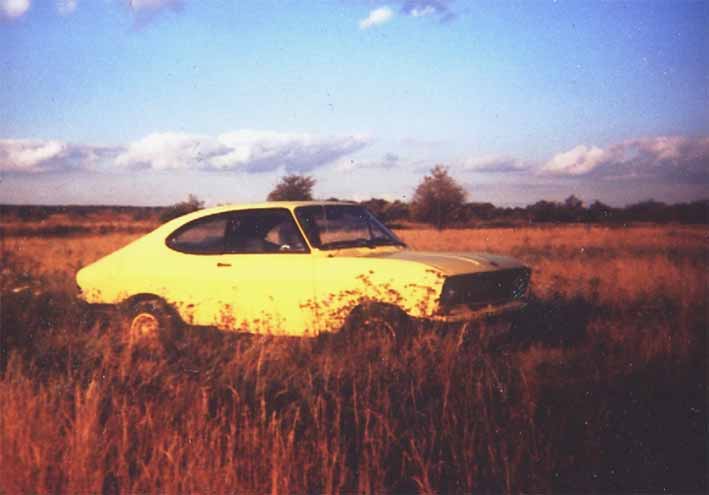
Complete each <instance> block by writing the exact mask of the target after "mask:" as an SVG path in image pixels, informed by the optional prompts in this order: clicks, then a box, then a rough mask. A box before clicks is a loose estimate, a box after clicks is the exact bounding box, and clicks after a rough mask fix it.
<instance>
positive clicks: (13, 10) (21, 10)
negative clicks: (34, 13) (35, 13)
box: [0, 0, 30, 19]
mask: <svg viewBox="0 0 709 495" xmlns="http://www.w3.org/2000/svg"><path fill="white" fill-rule="evenodd" d="M29 8H30V0H0V17H6V18H8V19H17V18H18V17H22V16H23V15H25V13H26V12H27V11H28V10H29Z"/></svg>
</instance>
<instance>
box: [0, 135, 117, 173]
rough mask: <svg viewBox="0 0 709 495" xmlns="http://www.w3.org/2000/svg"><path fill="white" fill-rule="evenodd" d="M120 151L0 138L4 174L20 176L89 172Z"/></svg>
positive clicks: (100, 147)
mask: <svg viewBox="0 0 709 495" xmlns="http://www.w3.org/2000/svg"><path fill="white" fill-rule="evenodd" d="M117 151H118V150H117V149H116V148H111V147H106V146H88V145H76V144H70V143H65V142H63V141H58V140H39V139H0V171H1V172H8V173H18V174H36V173H43V172H62V171H68V170H86V169H89V168H92V167H93V166H95V165H96V164H98V163H99V162H101V161H102V160H105V159H108V158H111V157H113V156H115V154H116V153H117Z"/></svg>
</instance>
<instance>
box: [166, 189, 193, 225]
mask: <svg viewBox="0 0 709 495" xmlns="http://www.w3.org/2000/svg"><path fill="white" fill-rule="evenodd" d="M202 208H204V201H200V199H199V198H198V197H197V196H195V195H194V194H190V195H189V196H187V201H180V202H179V203H175V204H174V205H172V206H168V207H167V208H166V209H165V210H164V211H163V212H162V213H161V214H160V221H162V222H167V221H168V220H172V219H173V218H177V217H181V216H182V215H186V214H188V213H192V212H193V211H197V210H201V209H202Z"/></svg>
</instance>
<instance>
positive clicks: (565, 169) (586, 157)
mask: <svg viewBox="0 0 709 495" xmlns="http://www.w3.org/2000/svg"><path fill="white" fill-rule="evenodd" d="M606 158H607V154H606V151H604V150H602V149H601V148H598V147H596V146H586V145H584V144H580V145H578V146H576V147H575V148H572V149H570V150H569V151H565V152H563V153H557V154H556V155H554V157H553V158H552V159H551V160H549V161H548V162H547V163H546V164H545V165H544V167H543V168H542V170H543V171H544V172H545V173H549V174H552V175H583V174H587V173H589V172H591V171H592V170H593V169H595V168H596V167H598V166H599V165H600V164H602V163H603V162H604V161H605V160H606Z"/></svg>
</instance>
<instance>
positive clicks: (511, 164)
mask: <svg viewBox="0 0 709 495" xmlns="http://www.w3.org/2000/svg"><path fill="white" fill-rule="evenodd" d="M462 165H463V170H466V171H468V172H484V173H514V172H522V171H524V170H527V169H528V168H529V166H528V165H526V164H524V163H522V162H520V161H519V160H518V159H516V158H514V157H511V156H508V155H486V156H480V157H475V158H468V159H466V160H463V164H462Z"/></svg>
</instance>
